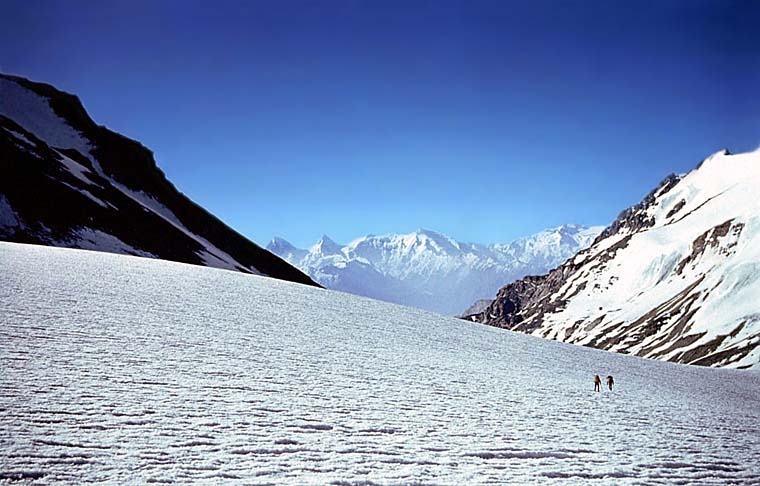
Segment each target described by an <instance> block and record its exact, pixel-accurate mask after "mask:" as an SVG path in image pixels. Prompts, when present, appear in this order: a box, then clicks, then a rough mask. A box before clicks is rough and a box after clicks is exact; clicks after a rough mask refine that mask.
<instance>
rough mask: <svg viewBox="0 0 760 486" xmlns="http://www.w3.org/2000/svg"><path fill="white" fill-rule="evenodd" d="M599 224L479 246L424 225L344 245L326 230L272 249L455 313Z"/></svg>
mask: <svg viewBox="0 0 760 486" xmlns="http://www.w3.org/2000/svg"><path fill="white" fill-rule="evenodd" d="M601 230H602V228H601V227H591V228H587V227H585V226H581V225H565V226H560V227H558V228H553V229H550V230H546V231H542V232H540V233H537V234H535V235H532V236H528V237H525V238H521V239H518V240H516V241H513V242H512V243H508V244H494V245H478V244H474V243H463V242H459V241H456V240H454V239H453V238H451V237H449V236H446V235H443V234H441V233H437V232H435V231H431V230H424V229H420V230H417V231H415V232H414V233H409V234H389V235H381V236H372V235H371V236H364V237H361V238H358V239H356V240H354V241H352V242H351V243H350V244H348V245H345V246H344V245H340V244H338V243H335V242H334V241H332V240H331V239H330V238H329V237H327V236H323V237H322V238H321V239H320V240H319V241H318V242H317V243H316V244H315V245H314V246H312V247H311V248H310V249H308V250H303V249H299V248H296V247H294V246H293V245H291V244H290V243H288V242H287V241H285V240H283V239H282V238H274V239H273V240H272V241H271V242H270V243H269V245H268V246H267V248H268V249H269V250H270V251H272V252H273V253H276V254H277V255H279V256H281V257H282V258H284V259H286V260H287V261H289V262H290V263H292V264H293V265H295V266H297V267H298V268H300V269H301V270H303V271H304V272H306V273H308V274H309V275H311V276H312V278H314V279H315V280H316V281H317V282H319V283H320V284H322V285H324V286H325V287H327V288H330V289H335V290H341V291H344V292H350V293H352V294H357V295H364V296H367V297H372V298H375V299H380V300H385V301H387V302H395V303H399V304H405V305H410V306H413V307H419V308H421V309H426V310H431V311H434V312H440V313H442V314H448V315H458V314H461V313H462V311H463V310H464V309H466V308H467V307H468V306H470V305H471V304H472V302H473V301H475V300H477V299H484V298H488V299H491V298H493V296H494V295H495V294H496V291H497V290H498V289H499V288H500V287H501V286H502V285H504V284H505V283H508V282H511V281H513V280H515V279H517V278H520V277H523V276H525V275H529V274H536V273H543V272H546V271H548V270H549V269H550V268H552V267H554V266H556V265H558V264H560V263H561V262H563V261H564V260H566V259H567V258H568V257H570V256H571V255H573V254H575V253H576V252H577V251H578V250H580V249H581V248H585V247H587V246H588V245H590V244H591V242H592V241H593V240H594V238H595V237H596V236H597V235H598V234H599V232H600V231H601Z"/></svg>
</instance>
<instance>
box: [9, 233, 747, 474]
mask: <svg viewBox="0 0 760 486" xmlns="http://www.w3.org/2000/svg"><path fill="white" fill-rule="evenodd" d="M0 276H1V277H2V285H0V369H1V370H2V373H0V389H2V392H1V393H0V482H2V481H3V480H7V481H11V480H22V481H27V482H30V483H34V482H37V483H44V484H48V483H54V482H64V483H75V484H82V483H85V482H106V483H114V484H124V483H148V482H156V483H164V482H181V483H188V482H206V483H208V482H213V483H233V482H243V483H246V484H466V483H467V484H475V483H501V484H503V483H512V484H551V483H557V484H697V483H698V484H731V483H742V484H758V483H759V482H760V465H758V464H759V463H758V461H757V458H758V457H760V374H758V373H756V372H748V371H737V370H729V369H710V368H699V367H690V366H684V365H677V364H672V363H666V362H658V361H652V360H646V359H641V358H635V357H630V356H624V355H620V354H616V353H610V352H605V351H600V350H595V349H590V348H585V347H580V346H574V345H568V344H564V343H559V342H555V341H549V340H543V339H540V338H537V337H534V336H528V335H522V334H519V333H513V332H510V331H506V330H502V329H497V328H492V327H488V326H484V325H481V324H475V323H470V322H465V321H461V320H456V319H453V318H447V317H443V316H439V315H434V314H430V313H427V312H424V311H421V310H418V309H413V308H407V307H402V306H397V305H393V304H387V303H383V302H379V301H374V300H370V299H367V298H362V297H358V296H354V295H349V294H345V293H341V292H333V291H328V290H323V289H317V288H313V287H307V286H303V285H298V284H293V283H288V282H284V281H279V280H275V279H271V278H266V277H259V276H254V275H245V274H242V273H238V272H231V271H226V270H218V269H211V268H203V267H197V266H191V265H185V264H179V263H171V262H166V261H160V260H149V259H141V258H137V257H130V256H123V255H113V254H107V253H97V252H90V251H84V250H72V249H61V248H49V247H42V246H32V245H21V244H16V243H0ZM594 373H599V374H600V375H601V376H603V377H604V376H606V375H607V374H612V375H614V376H615V381H616V383H617V386H616V388H615V389H614V391H611V392H610V391H608V390H604V391H603V392H602V393H594V392H593V391H592V389H593V385H592V380H591V377H592V376H593V374H594Z"/></svg>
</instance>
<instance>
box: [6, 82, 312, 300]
mask: <svg viewBox="0 0 760 486" xmlns="http://www.w3.org/2000/svg"><path fill="white" fill-rule="evenodd" d="M0 82H3V83H8V82H13V83H16V84H17V85H19V86H21V87H23V88H25V89H27V90H30V91H32V92H33V93H35V94H36V95H38V96H41V97H43V98H46V99H47V101H48V103H49V106H50V108H51V109H52V110H53V112H54V113H55V115H57V116H58V117H60V118H61V119H62V121H64V122H65V124H66V125H68V127H71V128H73V129H74V130H76V131H77V132H79V134H80V135H81V137H82V138H83V139H85V140H86V141H87V143H88V145H89V146H90V151H89V153H82V152H81V151H80V150H76V149H73V148H70V147H55V146H51V145H49V144H48V142H47V141H45V140H42V139H40V138H38V137H37V136H36V135H35V133H33V131H34V128H30V129H29V130H27V129H26V128H25V127H23V126H22V125H21V124H20V123H19V122H17V121H16V120H13V119H11V118H9V117H7V116H3V115H2V114H0V173H1V174H2V177H0V203H1V204H0V240H4V241H15V242H21V243H34V244H43V245H53V246H67V247H74V248H89V249H97V250H102V251H111V252H117V253H127V254H135V255H142V256H152V257H156V258H162V259H166V260H172V261H178V262H184V263H191V264H198V265H207V266H216V267H220V268H229V269H234V270H238V271H241V272H247V273H260V274H263V275H266V276H270V277H274V278H279V279H284V280H290V281H294V282H299V283H304V284H309V285H316V284H315V283H314V282H313V281H312V280H311V279H310V278H309V277H308V276H306V275H305V274H303V273H302V272H300V271H299V270H297V269H296V268H294V267H292V266H291V265H289V264H288V263H286V262H285V261H283V260H281V259H280V258H279V257H277V256H275V255H273V254H271V253H270V252H268V251H266V250H265V249H263V248H261V247H259V246H257V245H256V244H254V243H252V242H251V241H249V240H248V239H246V238H245V237H244V236H242V235H240V234H239V233H237V232H236V231H234V230H233V229H231V228H230V227H229V226H227V225H226V224H224V223H223V222H222V221H220V220H219V219H218V218H216V217H214V216H213V215H211V214H210V213H209V212H207V211H206V210H205V209H203V208H202V207H200V206H198V205H197V204H195V203H194V202H193V201H191V200H190V199H189V198H187V197H186V196H185V195H184V194H182V193H181V192H179V191H178V190H177V189H176V188H175V187H174V185H173V184H172V183H171V182H169V180H167V179H166V177H165V176H164V174H163V172H162V171H161V170H160V169H159V168H158V167H157V166H156V162H155V160H154V158H153V154H152V153H151V152H150V151H149V150H148V149H147V148H145V147H144V146H142V145H141V144H140V143H138V142H136V141H134V140H131V139H129V138H126V137H124V136H122V135H119V134H117V133H114V132H112V131H110V130H108V129H107V128H105V127H103V126H98V125H96V124H95V122H93V121H92V119H91V118H90V117H89V116H88V115H87V113H86V111H85V110H84V107H83V106H82V104H81V102H80V101H79V99H77V98H76V97H75V96H73V95H70V94H67V93H63V92H61V91H58V90H57V89H55V88H53V87H52V86H50V85H46V84H41V83H35V82H32V81H29V80H26V79H23V78H18V77H14V76H6V75H0ZM5 86H7V84H5ZM0 96H10V92H6V93H4V92H0ZM68 127H64V128H66V129H68ZM72 168H73V169H72ZM146 201H147V203H146ZM3 207H4V208H5V211H4V212H3V210H2V208H3ZM3 214H5V219H7V220H8V221H5V223H3V219H2V218H3ZM9 221H10V223H9ZM11 223H12V224H11ZM93 235H94V236H93Z"/></svg>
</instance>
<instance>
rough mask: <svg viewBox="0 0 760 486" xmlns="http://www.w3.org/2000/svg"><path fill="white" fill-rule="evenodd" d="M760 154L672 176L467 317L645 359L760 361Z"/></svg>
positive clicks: (722, 158)
mask: <svg viewBox="0 0 760 486" xmlns="http://www.w3.org/2000/svg"><path fill="white" fill-rule="evenodd" d="M758 191H760V150H758V151H755V152H752V153H744V154H736V155H733V154H730V153H729V152H728V151H720V152H718V153H716V154H714V155H712V156H710V157H709V158H707V159H706V160H704V161H703V162H702V163H701V164H700V165H699V166H698V167H697V168H696V169H694V170H692V171H691V172H689V173H688V174H685V175H680V176H678V175H671V176H668V177H667V178H666V179H665V180H663V181H662V183H661V184H660V185H659V186H658V187H657V188H656V189H655V190H654V191H652V192H651V193H650V194H649V195H647V196H646V197H645V198H644V199H643V200H642V201H641V202H640V203H639V204H637V205H635V206H633V207H631V208H629V209H627V210H625V211H624V212H623V213H622V214H621V215H620V216H619V217H618V218H617V220H616V221H615V222H614V223H613V224H612V225H610V226H609V227H608V228H606V229H605V230H604V231H603V232H602V233H601V234H600V235H599V237H598V238H597V239H596V240H595V241H594V244H593V245H591V246H590V247H589V248H587V249H585V250H582V251H580V252H579V253H578V254H577V255H576V256H574V257H573V258H571V259H569V260H567V261H566V262H565V263H563V264H562V265H560V266H559V267H557V268H555V269H554V270H552V271H551V272H549V273H548V274H546V275H542V276H531V277H526V278H524V279H522V280H519V281H516V282H514V283H512V284H509V285H507V286H506V287H504V288H502V289H501V290H500V291H499V293H498V295H497V297H496V299H495V300H494V301H493V302H492V303H491V304H490V305H489V306H488V308H487V309H485V310H484V311H483V312H481V313H477V314H474V315H471V316H469V317H468V319H470V320H473V321H478V322H484V323H487V324H490V325H493V326H498V327H504V328H508V329H512V330H515V331H522V332H526V333H530V334H534V335H536V336H543V337H545V338H550V339H556V340H560V341H565V342H570V343H576V344H582V345H587V346H593V347H597V348H601V349H607V350H612V351H619V352H622V353H629V354H634V355H637V356H643V357H647V358H656V359H662V360H668V361H675V362H679V363H689V364H695V365H704V366H728V367H736V368H744V367H751V366H754V365H756V364H757V363H758V361H760V348H758V346H760V198H758V196H757V195H758Z"/></svg>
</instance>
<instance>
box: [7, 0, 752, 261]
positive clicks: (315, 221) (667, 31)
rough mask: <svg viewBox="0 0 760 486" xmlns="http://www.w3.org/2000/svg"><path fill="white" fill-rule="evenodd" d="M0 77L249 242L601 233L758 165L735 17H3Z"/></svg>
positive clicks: (48, 10)
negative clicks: (715, 170)
mask: <svg viewBox="0 0 760 486" xmlns="http://www.w3.org/2000/svg"><path fill="white" fill-rule="evenodd" d="M1 11H2V15H0V70H2V71H3V72H5V73H11V74H18V75H22V76H25V77H29V78H31V79H34V80H39V81H45V82H48V83H51V84H53V85H55V86H57V87H59V88H61V89H63V90H65V91H69V92H73V93H75V94H77V95H78V96H79V97H80V98H81V99H82V101H83V103H84V105H85V107H86V108H87V110H88V111H89V113H90V114H91V115H92V117H93V118H94V119H95V121H96V122H98V123H100V124H104V125H106V126H108V127H109V128H111V129H113V130H116V131H118V132H121V133H123V134H125V135H127V136H129V137H132V138H135V139H137V140H139V141H141V142H142V143H143V144H145V145H146V146H148V147H149V148H151V149H152V150H153V151H154V152H155V154H156V158H157V161H158V164H159V166H160V167H161V168H162V169H163V170H164V172H166V174H167V175H168V177H169V178H170V179H171V180H172V181H173V182H174V183H175V184H176V185H177V187H178V188H179V189H180V190H181V191H183V192H185V193H186V194H187V195H189V196H190V197H191V198H192V199H194V200H195V201H197V202H198V203H200V204H201V205H203V206H204V207H206V208H207V209H209V210H210V211H211V212H213V213H214V214H216V215H217V216H219V217H220V218H222V219H223V220H224V221H225V222H227V223H228V224H230V225H231V226H232V227H234V228H236V229H237V230H239V231H240V232H242V233H243V234H245V235H246V236H248V237H250V238H251V239H253V240H254V241H256V242H258V243H260V244H262V245H263V244H266V242H267V241H268V240H269V239H270V238H271V237H272V236H273V235H279V236H283V237H285V238H287V239H289V240H290V241H292V242H293V243H295V244H297V245H299V246H307V245H309V244H311V243H313V242H314V241H316V240H317V239H318V238H319V237H320V235H321V234H323V233H327V234H328V235H330V236H331V237H332V238H333V239H335V240H337V241H339V242H344V243H345V242H348V241H349V240H351V239H353V238H354V237H357V236H360V235H363V234H367V233H374V234H380V233H386V232H408V231H413V230H414V229H416V228H418V227H425V228H430V229H435V230H438V231H441V232H444V233H448V234H450V235H452V236H454V237H455V238H457V239H460V240H464V241H474V242H481V243H491V242H506V241H509V240H512V239H514V238H515V237H519V236H522V235H526V234H530V233H533V232H536V231H539V230H541V229H543V228H546V227H551V226H556V225H559V224H563V223H572V222H575V223H583V224H589V225H591V224H607V223H609V222H610V221H611V220H612V219H614V217H615V216H616V215H617V214H618V213H619V212H620V211H621V210H622V209H624V208H625V207H627V206H629V205H631V204H633V203H636V202H638V201H639V200H640V199H641V197H642V196H643V195H644V194H646V193H647V192H648V191H649V190H650V189H652V188H653V187H654V186H655V185H656V184H657V183H658V182H659V181H660V180H661V179H662V178H663V177H664V176H665V175H667V174H668V173H670V172H685V171H687V170H690V169H691V168H693V167H694V166H695V165H696V164H697V163H698V162H699V161H700V160H701V159H702V158H704V157H706V156H707V155H709V154H710V153H712V152H714V151H716V150H718V149H720V148H722V147H728V148H730V149H731V150H733V151H746V150H752V149H755V148H756V147H757V146H758V145H760V101H759V100H760V96H758V92H759V91H760V90H759V89H758V88H760V27H758V26H760V3H758V2H750V1H740V2H735V1H723V0H716V1H707V2H705V1H698V0H689V1H685V2H680V1H670V0H666V1H652V2H637V1H600V2H594V1H579V2H567V1H551V2H549V1H546V2H541V1H539V2H535V1H533V2H530V1H525V2H508V1H503V0H502V1H496V2H481V1H463V2H449V1H414V0H407V1H398V2H396V1H387V0H377V1H340V0H325V1H309V2H307V1H295V2H293V1H280V0H277V1H275V0H271V1H259V2H256V1H251V2H249V1H238V2H228V1H214V2H211V1H205V2H197V1H189V0H182V1H174V2H161V1H144V2H143V1H135V0H131V1H125V2H117V1H107V2H101V1H79V0H71V1H63V0H60V1H54V2H50V1H40V2H29V1H26V0H23V1H15V0H4V1H3V2H2V9H1Z"/></svg>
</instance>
